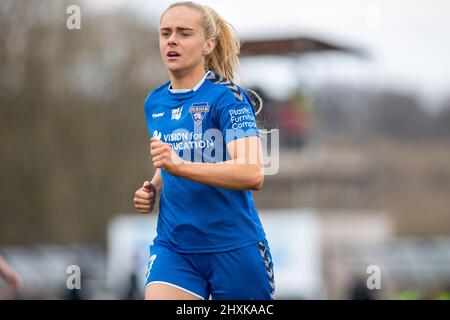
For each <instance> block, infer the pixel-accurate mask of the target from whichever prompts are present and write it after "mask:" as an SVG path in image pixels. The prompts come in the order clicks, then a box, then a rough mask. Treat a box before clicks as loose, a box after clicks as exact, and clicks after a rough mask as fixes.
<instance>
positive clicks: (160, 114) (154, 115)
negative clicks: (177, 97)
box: [152, 112, 164, 118]
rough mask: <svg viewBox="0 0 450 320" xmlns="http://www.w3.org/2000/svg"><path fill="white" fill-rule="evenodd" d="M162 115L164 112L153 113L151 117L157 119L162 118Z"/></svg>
mask: <svg viewBox="0 0 450 320" xmlns="http://www.w3.org/2000/svg"><path fill="white" fill-rule="evenodd" d="M163 115H164V112H160V113H154V114H152V117H153V118H159V117H162V116H163Z"/></svg>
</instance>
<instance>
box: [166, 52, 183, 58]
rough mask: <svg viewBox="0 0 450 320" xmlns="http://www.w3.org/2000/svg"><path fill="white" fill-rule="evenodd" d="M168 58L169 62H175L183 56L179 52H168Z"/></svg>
mask: <svg viewBox="0 0 450 320" xmlns="http://www.w3.org/2000/svg"><path fill="white" fill-rule="evenodd" d="M166 56H167V59H168V60H169V61H175V60H177V59H178V58H179V57H180V56H181V55H180V54H179V53H178V52H176V51H173V50H171V51H169V52H167V55H166Z"/></svg>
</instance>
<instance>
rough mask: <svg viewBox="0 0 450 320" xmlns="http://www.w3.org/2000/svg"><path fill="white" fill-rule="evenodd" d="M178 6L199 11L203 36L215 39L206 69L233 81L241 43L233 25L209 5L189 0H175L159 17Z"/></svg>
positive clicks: (207, 58)
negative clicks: (181, 0) (176, 0)
mask: <svg viewBox="0 0 450 320" xmlns="http://www.w3.org/2000/svg"><path fill="white" fill-rule="evenodd" d="M178 6H185V7H188V8H192V9H195V10H197V11H198V12H200V13H201V15H202V26H203V30H204V33H205V38H206V39H210V38H214V39H215V40H216V46H215V48H214V50H213V52H212V53H211V54H210V55H209V56H208V57H206V61H205V68H206V70H211V71H213V72H214V73H215V74H217V75H218V76H220V77H224V78H227V79H229V80H231V81H234V72H235V71H237V69H238V68H239V58H238V56H239V52H240V49H241V44H240V41H239V38H238V36H237V33H236V31H235V30H234V28H233V26H232V25H231V24H229V23H228V22H227V21H225V20H224V19H223V18H222V17H221V16H220V15H219V14H218V13H217V12H216V11H215V10H213V9H211V8H210V7H208V6H205V5H201V4H198V3H195V2H190V1H186V2H176V3H174V4H172V5H170V6H169V7H168V8H167V9H166V10H165V11H164V12H163V13H162V14H161V19H162V18H163V16H164V15H165V14H166V12H167V11H169V10H170V9H172V8H174V7H178Z"/></svg>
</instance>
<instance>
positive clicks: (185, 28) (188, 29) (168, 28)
mask: <svg viewBox="0 0 450 320" xmlns="http://www.w3.org/2000/svg"><path fill="white" fill-rule="evenodd" d="M160 30H161V31H171V30H172V28H170V27H165V28H161V29H160ZM176 30H177V31H194V29H192V28H188V27H176Z"/></svg>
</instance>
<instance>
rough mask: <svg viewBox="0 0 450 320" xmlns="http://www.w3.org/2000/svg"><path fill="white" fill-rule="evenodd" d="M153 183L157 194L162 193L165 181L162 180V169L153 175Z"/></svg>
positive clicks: (158, 169)
mask: <svg viewBox="0 0 450 320" xmlns="http://www.w3.org/2000/svg"><path fill="white" fill-rule="evenodd" d="M151 183H152V184H153V185H154V186H155V188H156V192H158V193H160V192H161V190H162V187H163V181H162V178H161V169H160V168H157V169H156V171H155V174H154V175H153V178H152V181H151Z"/></svg>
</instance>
